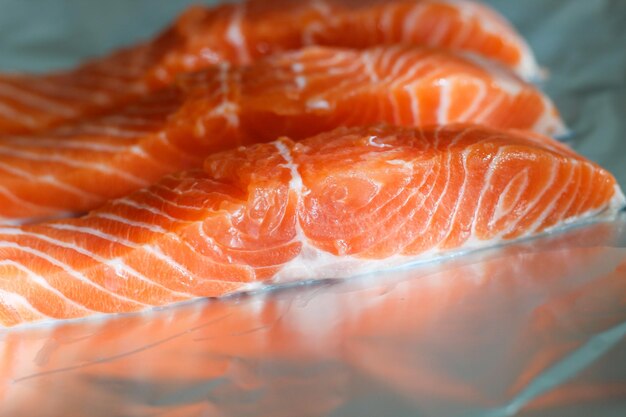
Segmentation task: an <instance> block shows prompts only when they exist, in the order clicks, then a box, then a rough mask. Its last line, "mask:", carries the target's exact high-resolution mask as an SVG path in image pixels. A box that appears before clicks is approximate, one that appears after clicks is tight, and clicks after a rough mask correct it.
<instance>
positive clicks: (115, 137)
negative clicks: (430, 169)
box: [0, 45, 562, 223]
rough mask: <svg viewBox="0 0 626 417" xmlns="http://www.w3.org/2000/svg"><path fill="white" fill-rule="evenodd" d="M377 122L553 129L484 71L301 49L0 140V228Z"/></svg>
mask: <svg viewBox="0 0 626 417" xmlns="http://www.w3.org/2000/svg"><path fill="white" fill-rule="evenodd" d="M376 122H388V123H394V124H400V125H412V126H415V125H427V124H435V123H448V122H476V123H478V122H480V123H484V124H486V125H490V126H494V127H503V128H521V129H535V130H536V131H538V132H540V133H547V134H553V133H559V132H560V131H561V130H562V123H561V121H560V119H559V117H558V114H557V111H556V109H555V107H554V106H553V104H552V103H551V102H550V101H549V99H548V98H546V97H545V96H544V95H542V94H541V92H540V91H539V90H537V89H535V88H533V87H532V86H530V85H528V84H525V83H524V82H522V81H521V80H520V79H518V78H517V77H515V76H514V75H512V74H510V73H509V72H508V71H506V70H505V69H504V68H499V67H498V66H497V65H495V64H493V63H490V65H487V64H485V63H483V62H480V63H476V62H474V60H470V59H467V58H463V57H459V56H457V55H455V54H452V53H449V52H445V51H443V50H432V49H424V48H417V47H410V46H397V45H395V46H386V47H378V48H373V49H366V50H360V51H356V50H351V49H338V48H323V47H310V48H305V49H303V50H300V51H295V52H288V53H284V54H277V55H273V56H272V57H268V58H264V59H262V60H259V61H257V62H256V63H254V64H252V65H250V66H244V67H232V68H230V67H229V66H227V65H221V66H219V67H213V68H210V69H207V70H205V71H203V72H200V73H195V74H192V75H186V76H185V77H182V78H181V80H180V84H179V86H173V87H170V88H166V89H162V90H159V91H158V92H155V93H153V94H151V95H147V96H146V97H145V98H144V99H142V100H141V101H139V102H138V103H135V104H133V105H130V106H128V107H127V108H125V109H123V110H122V111H120V112H118V113H112V114H108V115H106V116H101V117H98V118H95V119H92V120H89V121H86V122H82V123H79V124H76V125H71V126H70V125H66V126H63V127H61V128H57V129H56V130H54V131H51V132H46V133H43V134H39V135H31V136H5V137H2V138H0V222H3V223H11V222H13V223H14V222H32V221H35V220H41V219H42V218H50V217H59V216H63V215H64V214H67V215H75V214H77V213H80V212H85V211H87V210H89V209H92V208H95V207H98V206H100V205H101V204H102V203H103V202H104V201H105V200H106V199H109V198H114V197H119V196H123V195H125V194H127V193H129V192H131V191H134V190H136V189H138V188H141V187H142V186H145V185H148V184H151V183H152V182H154V181H156V180H157V179H158V178H160V177H161V176H163V175H165V174H167V173H172V172H176V171H179V170H181V169H184V168H190V167H193V166H199V164H200V163H201V160H202V158H203V157H204V156H206V155H207V154H208V153H210V152H215V151H220V150H224V149H227V148H231V147H235V146H238V145H242V144H250V143H256V142H262V141H269V140H273V139H275V138H276V137H278V136H281V135H288V136H290V137H292V138H294V139H301V138H305V137H308V136H311V135H313V134H317V133H320V132H322V131H324V130H329V129H333V128H335V127H338V126H341V125H349V126H355V125H360V124H370V123H376Z"/></svg>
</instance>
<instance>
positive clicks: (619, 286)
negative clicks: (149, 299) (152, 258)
mask: <svg viewBox="0 0 626 417" xmlns="http://www.w3.org/2000/svg"><path fill="white" fill-rule="evenodd" d="M489 3H490V4H492V5H493V6H494V7H495V8H496V9H498V10H500V11H501V12H502V13H503V14H504V15H505V16H507V17H508V18H509V19H510V20H511V21H512V22H513V23H514V25H515V26H516V27H517V28H518V29H519V30H520V31H521V32H522V33H523V34H524V36H525V37H526V38H527V39H528V40H529V42H530V44H531V46H532V47H533V49H534V50H535V51H536V53H537V56H538V59H539V61H540V62H541V63H542V64H543V65H544V66H546V67H547V68H548V69H549V70H550V78H549V79H548V80H547V81H545V82H544V83H543V85H542V87H543V88H544V89H545V90H546V91H547V92H548V93H549V94H550V95H551V96H552V97H553V98H554V99H555V101H556V103H557V105H558V106H559V107H560V109H561V110H562V113H563V116H564V118H565V120H566V122H567V123H568V125H569V127H570V129H571V136H570V137H569V138H568V139H567V140H568V141H569V143H570V144H571V145H572V146H573V147H574V148H575V149H577V150H578V151H579V152H581V153H583V154H585V155H587V156H588V157H590V158H591V159H593V160H596V161H597V162H599V163H600V164H602V165H603V166H605V167H606V168H608V169H609V170H611V171H612V172H613V173H614V174H615V175H616V177H617V178H618V181H620V183H621V184H622V186H625V185H626V117H625V116H626V75H625V74H626V2H624V1H622V0H613V1H610V0H589V1H582V0H577V1H571V0H570V1H568V0H558V1H557V0H550V1H548V0H525V1H518V2H513V1H504V0H499V1H496V0H493V1H490V2H489ZM155 4H159V6H160V7H156V6H155ZM186 4H187V3H185V2H183V1H171V2H159V3H155V2H152V1H151V0H136V1H133V2H130V3H129V2H126V1H123V0H112V1H107V2H95V1H94V2H72V1H69V2H68V1H60V0H59V1H47V2H45V3H44V2H41V3H37V4H36V5H35V4H34V3H30V2H17V1H13V0H0V10H2V13H0V69H1V70H8V69H16V68H22V69H43V68H52V67H55V66H57V67H58V66H61V65H68V64H70V63H72V62H75V60H77V59H78V58H79V57H84V56H85V55H86V54H96V53H101V52H103V51H104V50H106V49H107V48H110V47H112V46H113V45H116V44H120V43H122V42H128V41H130V40H133V39H135V38H136V37H137V36H148V35H149V34H150V33H151V32H153V31H154V30H156V29H158V28H159V27H161V26H162V25H163V24H165V22H167V21H168V20H169V19H170V18H171V17H172V16H173V15H174V14H175V13H176V12H177V11H179V10H180V9H181V8H182V7H184V6H185V5H186ZM87 5H91V6H87ZM35 9H36V10H35ZM133 13H139V15H140V16H141V15H145V16H146V19H145V21H141V22H140V21H137V20H136V19H130V18H129V16H132V15H133ZM55 16H56V17H55ZM135 16H136V14H135ZM61 17H62V18H61ZM24 19H28V22H29V24H28V25H24V22H26V20H24ZM64 19H65V20H64ZM116 22H117V23H116ZM120 22H122V23H120ZM85 28H89V31H88V33H89V34H91V35H89V36H87V35H86V36H81V33H83V32H84V31H85ZM113 29H114V30H113ZM0 416H2V417H4V416H11V417H13V416H18V417H20V416H41V417H48V416H50V417H56V416H64V417H71V416H90V417H99V416H107V417H111V416H120V417H122V416H124V417H127V416H128V417H130V416H142V417H143V416H146V417H147V416H168V417H169V416H172V417H174V416H175V417H182V416H272V417H280V416H298V417H300V416H302V417H305V416H336V417H340V416H341V417H344V416H346V417H352V416H354V417H365V416H372V417H374V416H394V417H399V416H407V417H408V416H411V417H414V416H470V417H483V416H485V417H487V416H489V417H499V416H556V417H569V416H602V417H604V416H615V417H618V416H626V213H623V214H622V216H620V217H619V218H618V219H617V220H615V221H613V222H603V223H595V224H587V225H583V226H579V227H576V228H571V229H569V230H566V231H564V232H561V233H555V234H552V235H549V236H545V237H542V238H537V239H533V240H527V241H523V242H519V243H516V244H510V245H505V246H502V247H498V248H493V249H489V250H484V251H480V252H476V253H473V254H469V255H466V256H462V257H456V258H452V259H448V260H445V261H440V262H436V263H432V264H425V265H416V266H413V267H410V268H403V269H400V270H395V271H388V272H384V273H377V274H371V275H367V276H362V277H356V278H354V279H349V280H341V281H339V280H337V281H334V280H327V281H322V282H318V283H310V284H301V285H295V286H289V287H279V288H274V289H272V290H270V291H264V292H259V293H257V294H249V295H239V296H234V297H228V298H223V299H219V300H197V301H194V302H190V303H187V304H184V305H178V306H175V307H172V308H163V309H159V310H155V311H152V312H149V313H145V314H131V315H125V316H113V317H108V318H96V319H88V320H83V321H72V322H66V323H62V324H60V325H54V326H53V325H49V324H48V325H38V326H27V327H24V328H17V329H12V330H0Z"/></svg>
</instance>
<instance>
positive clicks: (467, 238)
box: [0, 125, 625, 326]
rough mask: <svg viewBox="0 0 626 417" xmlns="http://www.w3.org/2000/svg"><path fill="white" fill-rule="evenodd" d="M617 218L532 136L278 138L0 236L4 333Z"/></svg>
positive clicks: (337, 133)
mask: <svg viewBox="0 0 626 417" xmlns="http://www.w3.org/2000/svg"><path fill="white" fill-rule="evenodd" d="M624 204H625V200H624V196H623V194H622V192H621V190H620V189H619V187H618V186H617V184H616V182H615V179H614V178H613V176H612V175H611V174H610V173H608V172H607V171H605V170H603V169H602V168H600V167H599V166H597V165H595V164H594V163H592V162H590V161H588V160H586V159H585V158H583V157H582V156H579V155H577V154H575V153H574V152H573V151H571V150H570V149H569V148H567V147H566V146H564V145H561V144H560V143H558V142H556V141H554V140H552V139H550V138H547V137H544V136H540V135H536V134H532V133H528V132H520V131H501V130H493V129H489V128H486V127H481V126H477V125H450V126H446V127H432V128H423V129H416V128H401V127H386V126H374V127H355V128H339V129H337V130H334V131H332V132H326V133H323V134H320V135H318V136H314V137H311V138H308V139H305V140H303V141H302V142H299V143H295V142H293V141H292V140H290V139H287V138H281V139H279V140H277V141H274V142H271V143H265V144H257V145H252V146H249V147H240V148H238V149H236V150H231V151H228V152H225V153H220V154H214V155H211V156H209V157H208V158H207V159H206V160H205V161H204V168H203V169H196V170H191V171H186V172H182V173H178V174H175V175H172V176H168V177H166V178H164V179H163V180H161V181H159V182H158V183H156V184H154V185H152V186H150V187H149V188H145V189H142V190H139V191H137V192H135V193H133V194H131V195H129V196H127V197H124V198H121V199H118V200H113V201H111V202H109V203H107V204H106V205H105V206H103V207H101V208H99V209H98V210H95V211H93V212H91V213H89V214H88V215H86V216H84V217H81V218H76V219H68V220H60V221H56V222H48V223H46V222H44V223H40V224H37V225H31V226H22V227H2V228H0V323H1V324H2V325H4V326H14V325H17V324H20V323H26V322H32V321H37V320H44V319H63V318H74V317H84V316H89V315H92V314H96V313H121V312H129V311H137V310H143V309H146V308H149V307H151V306H160V305H165V304H169V303H174V302H177V301H183V300H188V299H190V298H194V297H213V296H222V295H225V294H230V293H233V292H236V291H246V290H252V289H256V288H259V285H260V283H270V282H273V283H281V282H290V281H294V280H308V279H322V278H328V277H333V278H341V277H347V276H352V275H355V274H359V273H363V272H370V271H374V270H379V269H382V268H389V267H393V266H397V265H401V264H406V263H408V262H414V261H417V260H427V259H432V258H433V257H437V256H441V255H445V254H450V253H458V252H459V251H467V250H473V249H477V248H481V247H485V246H490V245H495V244H497V243H500V242H504V241H510V240H513V239H519V238H523V237H528V236H533V235H536V234H538V233H541V232H545V231H549V230H552V229H554V228H557V227H560V226H563V225H565V224H570V223H573V222H577V221H581V220H583V219H586V218H591V217H594V216H595V217H610V216H613V215H614V214H615V213H616V212H617V211H618V210H620V209H621V208H622V207H624Z"/></svg>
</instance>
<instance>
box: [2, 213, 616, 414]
mask: <svg viewBox="0 0 626 417" xmlns="http://www.w3.org/2000/svg"><path fill="white" fill-rule="evenodd" d="M625 295H626V219H621V220H620V221H618V222H614V223H601V224H595V225H591V226H587V227H584V228H579V229H576V230H572V231H570V232H568V233H566V234H561V235H555V236H552V237H550V238H547V239H541V240H535V241H529V242H525V243H521V244H516V245H511V246H507V247H505V248H501V249H499V250H490V251H484V252H481V253H476V254H473V255H470V256H465V257H460V258H458V259H452V260H449V261H447V262H442V263H440V264H438V265H430V266H422V267H419V268H413V269H407V270H403V271H396V272H393V273H385V274H378V275H372V276H366V277H360V278H355V279H352V280H347V281H326V282H321V283H318V284H315V285H308V286H299V287H294V288H283V289H276V290H274V291H272V292H269V293H265V294H259V295H252V296H240V297H235V298H231V299H223V300H204V301H199V302H194V303H191V304H189V305H184V306H178V307H176V308H170V309H164V310H161V311H157V312H154V313H150V314H145V315H133V316H125V317H117V318H112V319H109V320H88V321H83V322H75V323H69V324H63V325H60V326H56V327H50V326H41V327H39V328H30V329H21V330H14V331H10V332H5V333H4V334H2V336H1V337H2V339H1V342H0V349H1V350H0V352H1V353H0V358H2V361H3V362H2V369H3V372H2V377H3V379H2V385H1V386H0V387H1V388H0V392H2V393H3V395H4V398H5V401H3V402H2V405H0V410H2V415H7V416H21V415H24V416H30V415H32V416H74V415H76V416H79V415H89V416H111V415H115V416H153V415H159V416H160V415H164V416H186V415H209V416H212V415H219V416H222V415H227V416H254V415H263V416H269V415H271V416H292V415H293V416H295V415H299V416H303V415H307V416H308V415H310V416H317V415H330V416H380V415H394V416H415V415H444V416H457V415H458V416H461V415H463V416H506V415H528V416H531V415H558V416H568V415H600V414H598V412H600V411H602V410H605V409H607V410H613V411H616V410H621V411H622V412H626V357H625V355H626V341H625V339H624V336H625V335H626V322H625V321H624V319H625V318H626V296H625ZM581 410H587V411H586V412H585V413H582V411H581ZM552 412H554V414H552ZM606 415H623V414H606Z"/></svg>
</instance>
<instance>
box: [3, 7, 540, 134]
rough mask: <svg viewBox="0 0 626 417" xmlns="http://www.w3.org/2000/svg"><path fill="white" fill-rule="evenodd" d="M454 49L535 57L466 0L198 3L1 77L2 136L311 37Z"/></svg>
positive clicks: (530, 72) (349, 43)
mask: <svg viewBox="0 0 626 417" xmlns="http://www.w3.org/2000/svg"><path fill="white" fill-rule="evenodd" d="M397 42H401V43H413V44H418V45H429V46H441V47H450V48H454V49H458V50H464V51H470V52H474V53H476V54H480V55H483V56H485V57H488V58H492V59H495V60H497V61H499V62H501V63H502V64H504V65H507V66H509V67H510V68H513V69H514V70H516V71H517V72H518V73H519V74H520V75H521V76H523V77H531V76H536V75H537V72H538V68H537V64H536V63H535V60H534V58H533V55H532V53H531V51H530V49H529V48H528V46H527V45H526V44H525V42H524V41H523V39H522V38H521V37H520V36H519V35H518V34H517V33H516V32H515V30H514V29H513V28H512V27H511V26H510V25H509V24H508V23H507V22H506V21H505V20H504V19H503V18H502V17H501V16H499V15H498V14H497V13H495V12H494V11H492V10H490V9H489V8H487V7H486V6H483V5H480V4H477V3H474V2H470V1H467V0H455V1H452V0H395V1H390V2H383V1H380V0H377V1H372V0H370V1H366V2H362V1H353V0H327V1H321V0H318V1H313V0H311V1H295V0H275V1H266V0H263V1H248V2H242V3H239V4H224V5H221V6H217V7H212V8H206V7H194V8H191V9H189V10H188V11H187V12H185V13H184V14H183V15H181V16H180V17H179V18H178V19H177V20H176V21H175V22H174V23H173V24H172V25H171V26H170V27H169V28H167V29H166V30H165V31H163V32H162V33H161V34H160V35H158V36H156V37H155V38H154V39H153V40H151V41H149V42H145V43H141V44H138V45H136V46H132V47H129V48H126V49H123V50H120V51H118V52H115V53H113V54H111V55H109V56H105V57H103V58H97V59H93V60H91V61H89V62H88V63H86V64H84V65H82V66H80V67H78V68H76V69H74V70H69V71H65V72H60V73H54V74H44V75H0V134H7V133H26V132H34V131H39V130H42V129H47V128H50V127H53V126H56V125H59V124H62V123H64V122H67V121H70V120H76V119H80V118H83V117H86V116H92V115H96V114H100V113H102V112H104V111H106V110H107V109H113V108H116V107H119V106H121V105H124V104H126V103H129V102H131V101H133V100H135V99H136V98H137V97H140V96H141V95H143V94H145V93H146V91H149V90H154V89H157V88H161V87H163V86H164V85H168V84H170V83H171V82H172V80H173V79H174V78H175V76H176V75H177V74H179V73H181V72H186V71H196V70H199V69H203V68H206V67H208V66H211V65H214V64H217V63H222V62H230V63H233V64H249V63H251V62H252V61H253V60H254V59H257V58H259V57H262V56H264V55H268V54H272V53H275V52H279V51H285V50H290V49H297V48H300V47H302V46H306V45H327V46H345V47H359V48H366V47H371V46H374V45H379V44H386V43H397Z"/></svg>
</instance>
